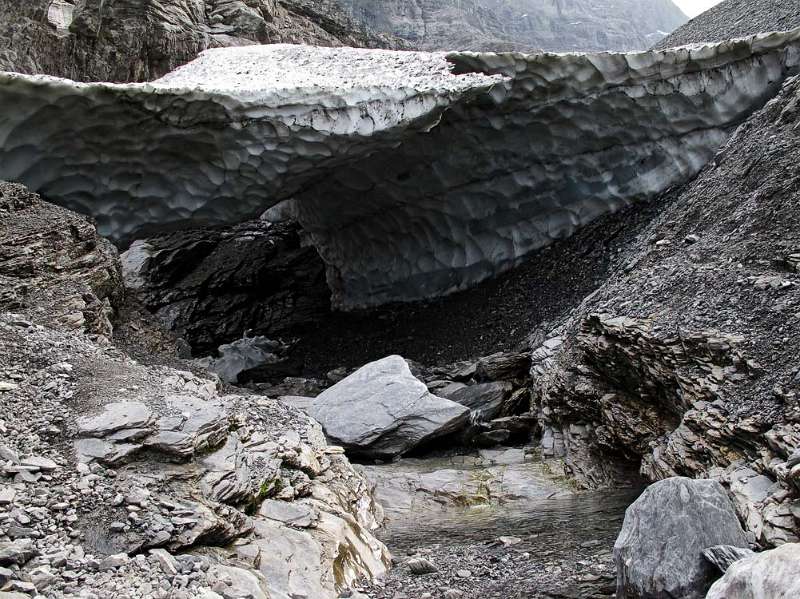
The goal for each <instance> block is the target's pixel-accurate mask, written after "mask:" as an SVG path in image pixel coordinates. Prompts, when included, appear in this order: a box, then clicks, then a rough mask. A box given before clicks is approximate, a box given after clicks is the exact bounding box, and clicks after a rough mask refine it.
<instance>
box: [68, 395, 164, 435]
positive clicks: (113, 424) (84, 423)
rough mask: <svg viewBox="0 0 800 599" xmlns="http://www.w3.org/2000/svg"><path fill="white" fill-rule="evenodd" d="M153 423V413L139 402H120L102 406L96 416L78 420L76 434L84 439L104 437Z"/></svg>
mask: <svg viewBox="0 0 800 599" xmlns="http://www.w3.org/2000/svg"><path fill="white" fill-rule="evenodd" d="M152 421H153V411H152V410H151V409H150V408H148V407H147V406H146V405H145V404H143V403H142V402H139V401H121V402H114V403H109V404H106V405H105V406H103V411H102V412H101V413H100V414H98V415H97V416H84V417H81V418H78V419H77V420H76V423H77V425H78V433H79V434H81V435H83V436H86V437H105V436H106V435H110V434H111V433H114V432H116V431H118V430H122V429H137V428H144V427H146V426H148V425H149V424H150V423H151V422H152Z"/></svg>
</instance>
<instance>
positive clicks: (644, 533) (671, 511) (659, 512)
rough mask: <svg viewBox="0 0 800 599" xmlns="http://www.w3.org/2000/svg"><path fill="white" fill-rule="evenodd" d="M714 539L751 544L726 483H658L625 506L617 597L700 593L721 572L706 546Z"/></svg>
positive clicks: (617, 548)
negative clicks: (713, 563)
mask: <svg viewBox="0 0 800 599" xmlns="http://www.w3.org/2000/svg"><path fill="white" fill-rule="evenodd" d="M715 545H732V546H734V547H742V548H747V540H746V538H745V535H744V532H743V531H742V528H741V525H740V524H739V519H738V518H737V517H736V512H734V510H733V505H732V504H731V501H730V499H728V495H727V493H726V492H725V489H724V488H723V487H722V485H720V484H719V483H718V482H716V481H712V480H692V479H689V478H669V479H666V480H663V481H660V482H657V483H654V484H653V485H651V486H650V487H648V488H647V490H646V491H645V492H644V493H643V494H642V496H641V497H639V499H637V500H636V501H635V502H634V503H633V504H632V505H631V506H630V507H629V508H628V510H627V511H626V513H625V522H624V524H623V525H622V531H621V532H620V534H619V537H617V541H616V543H615V544H614V561H615V562H616V565H617V597H618V599H675V598H676V597H679V598H680V599H702V598H703V597H705V594H706V592H707V591H708V588H709V587H710V586H711V583H712V582H713V581H714V579H715V578H716V576H718V573H717V569H716V568H715V567H714V566H712V565H711V564H710V563H709V562H708V561H707V560H706V559H705V558H704V557H703V551H704V550H705V549H707V548H708V547H713V546H715Z"/></svg>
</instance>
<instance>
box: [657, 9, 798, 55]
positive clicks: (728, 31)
mask: <svg viewBox="0 0 800 599" xmlns="http://www.w3.org/2000/svg"><path fill="white" fill-rule="evenodd" d="M795 27H800V0H725V2H722V3H720V4H718V5H717V6H715V7H713V8H712V9H710V10H707V11H706V12H704V13H703V14H701V15H700V16H698V17H696V18H694V19H692V20H691V21H689V22H688V23H686V24H685V25H683V26H682V27H679V28H678V29H676V30H675V31H673V32H672V33H671V34H670V35H668V36H667V37H665V38H664V39H663V40H661V41H660V42H658V44H656V46H655V47H656V48H671V47H674V46H683V45H685V44H695V43H699V42H715V41H721V40H727V39H730V38H734V37H745V36H748V35H753V34H754V33H759V32H761V31H788V30H790V29H794V28H795Z"/></svg>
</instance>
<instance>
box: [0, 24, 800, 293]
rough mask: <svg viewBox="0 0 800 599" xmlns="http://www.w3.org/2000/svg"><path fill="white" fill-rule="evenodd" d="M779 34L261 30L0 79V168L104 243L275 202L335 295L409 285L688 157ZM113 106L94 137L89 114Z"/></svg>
mask: <svg viewBox="0 0 800 599" xmlns="http://www.w3.org/2000/svg"><path fill="white" fill-rule="evenodd" d="M797 40H798V33H797V32H794V33H788V34H770V35H764V36H759V37H756V38H753V39H749V40H741V41H734V42H728V43H723V44H718V45H713V46H706V47H700V48H693V49H682V50H674V51H666V52H647V53H641V54H632V55H624V54H619V55H616V54H600V55H594V56H591V55H590V56H553V55H532V56H522V55H512V54H508V55H494V54H486V55H481V54H469V53H461V54H449V55H444V54H423V53H402V54H397V53H390V52H384V51H363V50H353V49H346V50H345V49H324V48H301V47H291V46H272V47H251V48H236V49H226V50H218V51H211V52H207V53H205V54H204V55H203V56H202V57H201V58H200V59H198V60H197V61H196V62H194V63H192V64H191V65H188V66H187V67H184V68H182V69H179V70H177V71H175V72H174V73H172V74H170V75H169V76H167V77H164V78H162V79H160V80H158V81H156V82H153V83H151V84H145V85H135V84H132V85H108V84H94V85H76V84H74V83H72V82H69V81H64V80H55V79H47V78H30V77H25V76H20V75H3V76H1V79H0V104H2V106H3V107H4V110H3V118H2V120H0V176H4V177H7V178H11V179H14V180H20V181H23V182H25V183H26V184H28V185H29V186H31V187H32V188H34V189H36V190H39V191H41V192H42V193H43V194H45V195H46V196H47V197H48V198H49V199H51V200H54V201H57V202H59V203H63V204H65V205H67V206H70V207H72V208H75V209H77V210H79V211H82V212H86V213H89V214H93V215H95V216H96V217H97V218H98V221H99V226H100V230H101V232H102V233H104V234H106V235H110V236H112V237H114V238H116V239H118V240H122V239H131V238H132V237H135V236H140V235H143V234H146V233H147V232H148V231H153V230H155V229H158V228H161V229H163V228H166V227H175V226H180V225H186V224H189V223H195V224H198V223H230V222H236V221H239V220H242V219H245V218H247V217H252V216H254V215H256V214H258V213H259V212H260V211H263V210H264V209H266V208H268V207H269V206H270V205H272V204H274V203H276V202H278V201H280V200H286V199H288V200H290V203H289V204H288V205H287V206H286V208H287V210H289V211H290V212H292V213H293V214H294V215H295V216H296V217H297V219H298V220H299V221H300V223H301V224H302V226H303V227H304V229H305V230H306V231H307V232H308V234H309V237H310V239H311V241H312V242H313V243H314V245H315V246H316V247H317V250H318V251H319V253H320V255H321V256H322V258H323V260H324V261H325V262H326V263H327V265H328V273H327V278H328V284H329V286H330V287H331V289H332V293H333V301H334V303H335V304H337V305H339V306H343V307H356V306H365V305H372V304H379V303H382V302H386V301H392V300H413V299H419V298H423V297H430V296H436V295H441V294H445V293H448V292H452V291H454V290H457V289H463V288H465V287H468V286H470V285H471V284H474V283H475V282H477V281H480V280H481V279H484V278H486V277H489V276H491V275H493V274H496V273H497V272H500V271H502V270H504V269H508V268H510V267H512V266H514V265H515V264H517V263H518V262H519V261H520V260H521V259H522V258H523V257H524V256H525V255H526V254H528V253H529V252H530V251H532V250H534V249H536V248H539V247H542V246H544V245H546V244H548V243H550V242H551V241H552V240H553V239H556V238H559V237H563V236H566V235H569V234H570V233H571V232H572V231H573V230H574V229H575V228H576V227H577V226H579V225H581V224H584V223H587V222H589V221H591V220H592V219H594V218H596V217H597V216H598V215H600V214H603V213H605V212H609V211H613V210H616V209H619V208H620V207H622V206H625V205H626V204H628V203H630V202H633V201H636V200H641V199H646V198H649V197H651V196H652V195H654V194H656V193H658V192H660V191H663V190H664V189H666V188H667V187H669V186H671V185H674V184H676V183H679V182H682V181H684V180H686V179H687V178H689V177H691V176H693V175H694V174H696V173H697V172H698V171H699V170H700V169H701V168H702V166H703V165H704V164H705V163H706V162H707V161H708V160H709V159H710V158H711V157H712V156H713V153H714V152H715V151H716V149H717V148H718V147H719V145H720V144H722V143H723V142H724V141H725V140H726V138H727V135H728V131H729V128H730V127H731V126H732V125H734V124H736V123H737V122H739V121H740V120H741V119H743V118H745V117H746V116H747V115H748V114H749V113H750V112H751V111H752V110H754V109H756V108H757V107H759V106H760V105H761V104H762V103H763V102H764V101H766V100H767V99H768V98H769V97H771V96H772V95H773V94H774V93H775V92H776V90H777V88H778V86H779V84H780V82H781V81H782V80H783V79H784V78H785V76H786V75H787V73H789V72H790V71H791V70H793V69H794V68H795V66H796V63H797V44H798V41H797ZM286 73H290V74H291V75H290V76H288V77H287V76H285V74H286ZM278 74H281V75H282V76H281V77H280V78H279V77H277V75H278ZM543 82H546V83H543ZM265 85H266V87H265ZM619 114H625V115H626V119H625V121H624V122H623V121H621V120H620V119H619V118H618V115H619ZM112 121H113V122H114V123H115V128H116V130H117V131H118V132H119V135H117V136H115V137H114V139H113V140H109V138H108V136H107V135H106V133H105V131H104V130H103V128H102V127H98V126H97V125H98V124H102V123H109V122H112ZM210 123H213V126H210ZM187 149H189V150H190V151H187Z"/></svg>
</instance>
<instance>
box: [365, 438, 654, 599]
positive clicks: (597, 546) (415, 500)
mask: <svg viewBox="0 0 800 599" xmlns="http://www.w3.org/2000/svg"><path fill="white" fill-rule="evenodd" d="M362 468H363V469H364V471H365V473H366V475H367V477H368V478H369V479H370V481H371V482H372V483H373V484H374V485H375V495H376V498H377V499H378V500H379V501H380V502H381V504H382V505H383V506H384V509H385V511H386V523H385V524H384V527H383V528H382V529H381V530H380V531H379V535H378V536H379V537H380V538H381V540H382V541H384V543H386V545H387V546H388V547H389V549H390V551H391V552H392V555H393V559H394V562H395V565H394V568H393V570H392V571H391V572H390V574H389V576H388V577H387V578H386V580H384V581H382V583H381V584H376V585H374V586H372V587H368V588H366V589H364V592H366V594H367V595H368V596H369V597H371V598H375V599H406V598H407V599H429V598H431V599H439V598H440V597H447V599H450V598H451V597H454V598H455V597H461V598H463V599H470V598H473V597H474V598H476V599H477V598H480V599H495V598H496V599H517V598H539V597H542V598H545V597H547V598H553V597H572V598H587V599H588V598H591V597H597V598H600V597H613V596H614V593H615V590H616V584H615V579H616V576H615V570H614V565H613V559H612V554H611V550H612V547H613V545H614V540H615V539H616V536H617V534H618V533H619V530H620V528H621V526H622V521H623V518H624V515H625V509H626V508H627V506H628V505H630V504H631V503H632V502H633V501H634V500H635V499H636V497H637V496H638V494H639V493H640V492H641V489H621V490H608V491H592V492H578V491H576V490H575V489H574V488H572V487H571V486H570V483H569V481H567V480H566V479H564V478H563V477H559V476H557V475H556V474H554V473H553V472H552V470H551V465H549V464H547V463H544V462H542V461H541V460H539V459H538V458H537V457H535V456H532V455H528V454H526V453H525V451H524V450H523V449H508V450H496V451H481V452H479V453H478V454H475V455H456V456H449V457H444V458H432V459H406V460H401V461H399V462H396V463H393V464H387V465H380V466H362ZM414 557H422V558H425V559H427V560H429V561H430V562H431V563H432V564H433V565H434V566H435V567H436V568H437V570H438V571H437V572H434V573H431V574H425V575H414V574H412V573H411V572H410V570H409V567H408V564H407V561H408V560H409V559H411V558H414ZM448 592H449V593H450V594H449V595H446V594H445V593H448ZM458 593H461V595H459V594H458Z"/></svg>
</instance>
